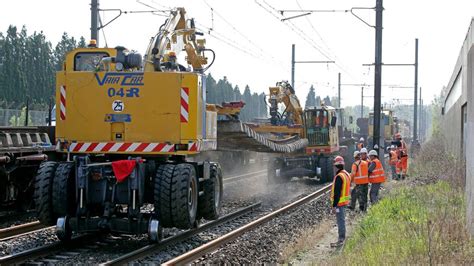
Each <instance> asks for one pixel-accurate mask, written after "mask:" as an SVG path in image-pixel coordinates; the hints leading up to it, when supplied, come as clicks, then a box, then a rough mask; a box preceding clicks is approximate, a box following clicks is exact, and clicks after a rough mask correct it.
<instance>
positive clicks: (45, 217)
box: [34, 162, 58, 225]
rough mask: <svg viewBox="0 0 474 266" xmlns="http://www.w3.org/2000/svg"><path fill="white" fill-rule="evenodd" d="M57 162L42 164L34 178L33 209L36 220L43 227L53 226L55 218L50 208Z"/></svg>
mask: <svg viewBox="0 0 474 266" xmlns="http://www.w3.org/2000/svg"><path fill="white" fill-rule="evenodd" d="M57 167H58V163H57V162H44V163H42V164H41V165H40V167H39V169H38V173H37V175H36V177H35V193H34V200H35V207H36V212H37V215H38V220H39V221H40V222H41V223H42V224H44V225H55V224H56V219H57V217H56V216H55V215H54V213H53V207H52V187H53V180H54V175H55V172H56V168H57Z"/></svg>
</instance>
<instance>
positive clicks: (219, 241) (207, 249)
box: [162, 185, 332, 265]
mask: <svg viewBox="0 0 474 266" xmlns="http://www.w3.org/2000/svg"><path fill="white" fill-rule="evenodd" d="M331 186H332V185H327V186H325V187H323V188H321V189H319V190H318V191H316V192H314V193H312V194H310V195H308V196H306V197H304V198H301V199H299V200H297V201H295V202H293V203H290V204H288V205H286V206H284V207H282V208H280V209H278V210H276V211H274V212H271V213H269V214H267V215H265V216H263V217H261V218H259V219H257V220H255V221H253V222H250V223H248V224H246V225H244V226H242V227H240V228H238V229H236V230H234V231H232V232H229V233H227V234H225V235H223V236H221V237H219V238H216V239H214V240H212V241H210V242H208V243H206V244H204V245H202V246H200V247H198V248H195V249H193V250H190V251H188V252H186V253H184V254H182V255H180V256H178V257H176V258H174V259H172V260H169V261H167V262H165V263H163V264H162V265H184V264H187V263H191V262H193V261H195V260H196V259H198V258H200V257H202V256H203V255H205V254H208V253H211V252H213V251H215V250H216V249H218V248H219V247H221V246H222V245H224V244H226V243H228V242H230V241H232V240H234V239H236V238H237V237H239V236H240V235H242V234H244V233H246V232H249V231H250V230H252V229H254V228H256V227H257V226H259V225H261V224H262V223H265V222H267V221H269V220H271V219H273V218H275V217H277V216H278V215H280V214H282V213H284V212H287V211H289V210H291V209H294V208H296V207H298V206H301V205H303V204H305V203H308V202H310V201H312V200H314V199H316V198H319V197H321V196H322V195H324V194H325V193H326V192H328V191H329V190H330V189H331Z"/></svg>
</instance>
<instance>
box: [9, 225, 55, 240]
mask: <svg viewBox="0 0 474 266" xmlns="http://www.w3.org/2000/svg"><path fill="white" fill-rule="evenodd" d="M52 227H53V226H50V227H46V226H44V225H42V224H41V223H40V222H39V221H34V222H30V223H25V224H20V225H15V226H11V227H8V228H3V229H0V241H7V240H10V239H12V238H15V237H19V236H23V235H25V234H28V233H31V232H34V231H38V230H41V229H45V228H52Z"/></svg>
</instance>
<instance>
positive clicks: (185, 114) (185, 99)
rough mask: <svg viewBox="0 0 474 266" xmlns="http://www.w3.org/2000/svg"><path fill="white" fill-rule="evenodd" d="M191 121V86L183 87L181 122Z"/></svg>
mask: <svg viewBox="0 0 474 266" xmlns="http://www.w3.org/2000/svg"><path fill="white" fill-rule="evenodd" d="M188 121H189V88H186V87H183V88H181V123H188Z"/></svg>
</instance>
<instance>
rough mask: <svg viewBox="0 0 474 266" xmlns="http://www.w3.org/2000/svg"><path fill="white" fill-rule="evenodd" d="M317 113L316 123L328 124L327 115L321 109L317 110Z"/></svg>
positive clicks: (324, 125) (320, 124) (321, 125)
mask: <svg viewBox="0 0 474 266" xmlns="http://www.w3.org/2000/svg"><path fill="white" fill-rule="evenodd" d="M318 113H319V114H318V115H317V116H316V125H318V126H320V127H327V125H328V117H327V116H326V114H325V112H324V111H323V110H320V111H318Z"/></svg>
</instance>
